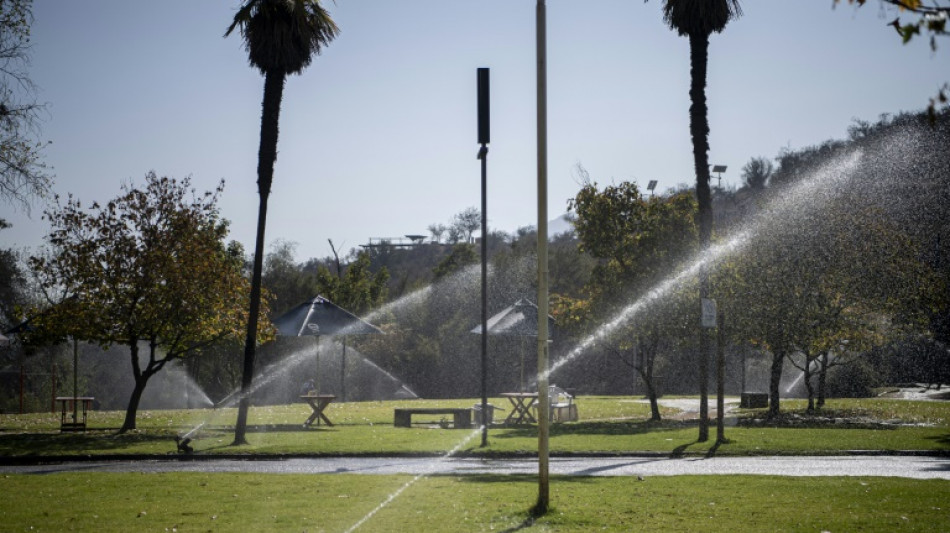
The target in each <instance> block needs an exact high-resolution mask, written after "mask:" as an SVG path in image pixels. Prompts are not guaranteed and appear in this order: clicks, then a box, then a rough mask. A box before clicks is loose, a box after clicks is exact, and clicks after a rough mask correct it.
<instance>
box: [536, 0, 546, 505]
mask: <svg viewBox="0 0 950 533" xmlns="http://www.w3.org/2000/svg"><path fill="white" fill-rule="evenodd" d="M546 15H547V10H546V6H545V4H544V0H538V5H537V10H536V14H535V21H536V22H535V26H536V37H537V44H536V48H537V86H538V97H537V100H538V102H537V104H538V114H537V120H538V502H537V504H536V505H535V508H534V512H535V514H536V515H542V514H544V513H547V511H548V507H549V505H550V496H549V495H550V491H549V487H548V481H549V480H548V434H549V433H548V430H549V427H548V426H549V422H550V418H549V416H548V410H549V409H550V403H549V401H548V321H547V317H548V88H547V28H546V26H547V17H546Z"/></svg>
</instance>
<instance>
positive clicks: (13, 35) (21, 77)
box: [0, 0, 52, 207]
mask: <svg viewBox="0 0 950 533" xmlns="http://www.w3.org/2000/svg"><path fill="white" fill-rule="evenodd" d="M32 7H33V6H32V1H31V0H2V1H0V197H2V198H3V199H5V200H7V201H11V202H14V203H16V204H19V205H21V206H24V207H29V202H30V200H31V199H33V198H37V197H40V198H42V197H45V196H46V195H47V194H48V193H49V190H50V186H51V185H52V176H51V175H50V174H48V173H47V168H46V165H45V164H44V163H43V160H42V150H43V147H44V146H45V145H46V143H45V142H43V141H41V140H40V139H39V134H40V130H39V119H40V114H41V113H42V112H43V111H44V106H43V105H42V104H40V103H38V102H37V101H36V99H35V93H36V87H35V85H34V84H33V81H32V80H31V79H30V76H29V73H28V72H27V67H29V65H30V26H31V25H32V23H33V12H32Z"/></svg>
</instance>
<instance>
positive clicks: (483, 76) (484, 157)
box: [476, 68, 491, 448]
mask: <svg viewBox="0 0 950 533" xmlns="http://www.w3.org/2000/svg"><path fill="white" fill-rule="evenodd" d="M490 76H491V71H490V70H489V69H487V68H479V69H478V71H477V78H476V80H477V84H478V143H479V144H480V145H481V148H480V149H479V150H478V159H480V160H481V162H482V165H481V166H482V447H483V448H484V447H485V446H488V143H489V141H490V140H491V110H490V108H491V90H490V83H491V78H490Z"/></svg>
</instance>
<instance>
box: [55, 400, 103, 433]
mask: <svg viewBox="0 0 950 533" xmlns="http://www.w3.org/2000/svg"><path fill="white" fill-rule="evenodd" d="M94 400H95V398H93V397H92V396H57V397H56V403H58V404H59V405H60V412H61V413H62V416H61V418H60V425H59V430H60V431H86V411H88V410H90V409H91V408H92V402H93V401H94ZM80 407H81V412H82V418H80V416H79V414H80Z"/></svg>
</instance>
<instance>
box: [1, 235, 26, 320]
mask: <svg viewBox="0 0 950 533" xmlns="http://www.w3.org/2000/svg"><path fill="white" fill-rule="evenodd" d="M9 227H10V225H9V224H7V223H6V222H4V221H3V220H0V230H4V229H6V228H9ZM25 287H26V276H24V273H23V270H22V269H21V268H20V262H19V259H18V258H17V255H16V253H14V251H13V250H0V326H2V329H0V331H5V330H6V329H7V328H9V327H10V326H14V325H16V324H14V322H16V321H17V320H19V319H20V318H22V317H19V316H17V309H19V308H20V307H22V306H23V305H24V304H25V303H26V294H25V290H24V288H25Z"/></svg>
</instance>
